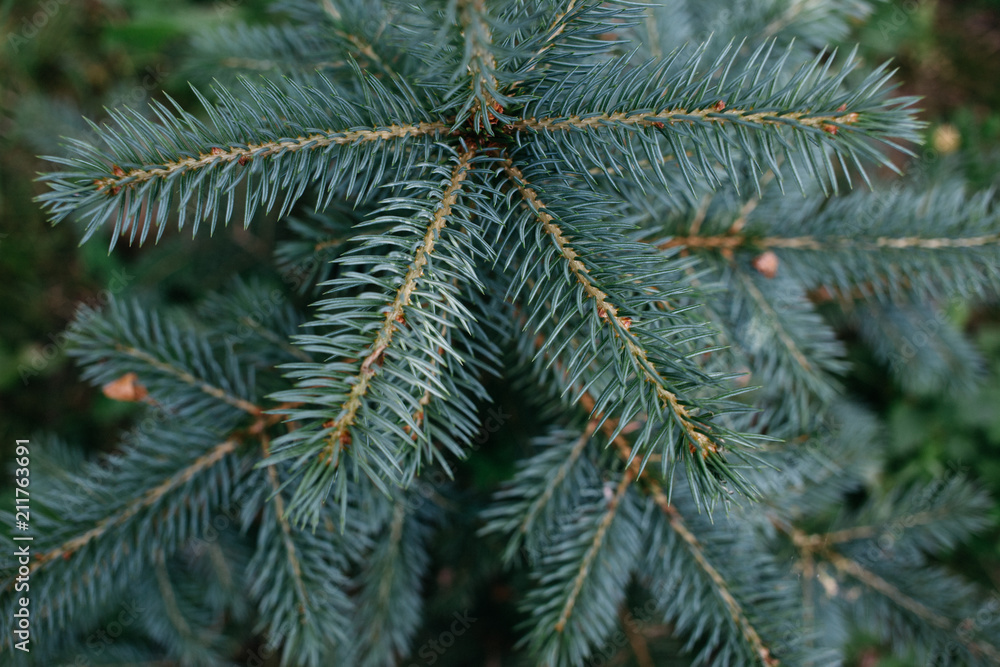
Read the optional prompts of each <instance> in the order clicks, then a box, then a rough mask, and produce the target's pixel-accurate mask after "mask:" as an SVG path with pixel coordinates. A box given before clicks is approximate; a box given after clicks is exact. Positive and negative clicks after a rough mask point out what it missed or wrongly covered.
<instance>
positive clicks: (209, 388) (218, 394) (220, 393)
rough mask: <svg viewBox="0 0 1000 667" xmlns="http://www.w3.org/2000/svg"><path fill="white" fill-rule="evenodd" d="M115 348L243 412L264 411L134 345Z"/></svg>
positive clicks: (257, 413) (252, 413)
mask: <svg viewBox="0 0 1000 667" xmlns="http://www.w3.org/2000/svg"><path fill="white" fill-rule="evenodd" d="M115 349H116V350H118V351H119V352H121V353H122V354H125V355H127V356H130V357H132V358H133V359H138V360H140V361H142V362H143V363H145V364H149V365H150V366H152V367H153V368H155V369H156V370H158V371H161V372H163V373H167V374H168V375H172V376H174V377H175V378H177V379H178V380H180V381H181V382H183V383H185V384H189V385H191V386H193V387H196V388H197V389H199V390H200V391H203V392H205V393H206V394H208V395H209V396H211V397H213V398H217V399H219V400H220V401H222V402H224V403H228V404H229V405H231V406H233V407H234V408H239V409H240V410H242V411H243V412H246V413H247V414H250V415H253V416H254V417H260V416H261V415H262V414H263V412H264V411H263V409H262V408H261V407H260V406H258V405H255V404H253V403H251V402H250V401H247V400H245V399H242V398H240V397H239V396H233V395H232V394H230V393H228V392H226V391H225V390H223V389H221V388H219V387H216V386H215V385H211V384H208V383H207V382H204V381H202V380H199V379H198V378H196V377H195V376H193V375H191V374H190V373H188V372H187V371H185V370H183V369H180V368H177V367H176V366H173V365H171V364H168V363H164V362H162V361H160V360H159V359H157V358H156V357H154V356H153V355H151V354H149V353H148V352H144V351H142V350H139V349H136V348H134V347H130V346H127V345H120V344H118V345H115Z"/></svg>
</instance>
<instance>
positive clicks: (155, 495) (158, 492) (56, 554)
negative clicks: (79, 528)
mask: <svg viewBox="0 0 1000 667" xmlns="http://www.w3.org/2000/svg"><path fill="white" fill-rule="evenodd" d="M239 444H240V443H239V441H238V440H236V439H229V440H226V441H224V442H221V443H219V444H218V445H216V446H215V447H214V448H213V449H212V450H211V451H209V452H208V453H207V454H205V455H204V456H201V457H199V458H197V459H196V460H195V461H194V462H193V463H191V465H189V466H188V467H186V468H184V469H183V470H181V471H180V472H178V473H177V474H176V475H173V476H172V477H170V478H168V479H166V480H164V481H163V482H162V483H161V484H159V485H158V486H156V487H155V488H153V489H150V490H149V491H148V492H146V494H145V495H143V496H142V497H140V498H138V499H136V500H135V501H134V502H132V503H131V504H129V505H128V506H126V507H125V509H123V510H122V511H120V512H118V513H117V514H116V515H114V516H111V517H108V518H107V519H104V520H103V521H100V522H99V523H98V524H97V525H96V526H94V527H93V528H91V529H90V530H88V531H87V532H85V533H83V534H82V535H80V536H78V537H74V538H73V539H71V540H68V541H66V542H64V543H63V544H62V545H61V546H59V547H56V548H55V549H52V550H51V551H48V552H46V553H43V554H40V555H39V556H37V558H36V560H34V561H33V562H32V563H31V571H32V572H34V571H35V570H37V569H38V568H40V567H42V566H43V565H45V564H46V563H48V562H50V561H53V560H55V559H57V558H62V557H64V556H65V557H68V556H69V555H70V554H73V553H74V552H76V551H79V550H80V549H82V548H83V547H84V546H86V545H87V544H89V543H90V542H92V541H93V540H95V539H97V538H99V537H101V536H102V535H104V533H106V532H108V531H109V530H111V529H112V528H115V527H117V526H120V525H121V524H123V523H125V522H126V521H128V520H129V519H131V518H132V517H134V516H135V515H136V514H138V513H139V512H140V511H141V510H143V509H145V508H147V507H150V506H151V505H153V504H155V503H156V502H157V501H158V500H159V499H160V498H162V497H163V496H164V495H166V494H167V493H169V492H170V491H173V490H174V489H176V488H178V487H180V486H183V485H184V484H185V483H187V481H188V480H190V479H191V478H192V477H194V476H195V475H197V474H198V473H200V472H202V471H204V470H208V469H209V468H211V467H212V466H214V465H216V464H217V463H219V462H220V461H221V460H222V459H224V458H225V457H226V456H228V455H229V454H231V453H233V452H234V451H236V448H237V447H238V446H239Z"/></svg>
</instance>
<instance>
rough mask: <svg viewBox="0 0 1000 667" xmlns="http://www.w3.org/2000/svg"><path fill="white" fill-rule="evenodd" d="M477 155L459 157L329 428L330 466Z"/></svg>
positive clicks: (325, 452)
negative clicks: (419, 243)
mask: <svg viewBox="0 0 1000 667" xmlns="http://www.w3.org/2000/svg"><path fill="white" fill-rule="evenodd" d="M474 155H475V153H474V152H473V151H466V152H465V153H463V154H462V155H461V156H459V159H458V163H457V164H456V165H455V168H454V169H453V170H452V175H451V181H450V182H449V183H448V186H447V187H446V188H445V190H444V196H443V197H442V199H441V201H440V202H439V203H438V204H437V206H436V208H435V210H434V216H433V217H432V218H431V222H430V224H429V225H428V226H427V231H426V233H425V234H424V240H423V244H421V245H420V246H418V247H417V250H416V252H415V253H414V255H413V260H412V261H411V262H410V266H409V270H408V271H407V273H406V275H405V276H404V277H403V282H402V284H401V285H400V286H399V288H398V289H397V290H396V295H395V297H394V298H393V301H392V304H391V306H390V307H389V310H388V312H386V314H385V319H384V321H383V323H382V326H381V328H380V329H379V330H378V333H377V334H376V335H375V340H374V341H373V342H372V344H371V347H370V348H369V350H370V351H369V352H368V355H367V356H366V357H365V358H364V360H363V361H362V362H361V367H360V369H359V370H358V373H357V374H356V375H355V377H354V380H353V382H352V387H351V391H350V393H349V394H348V398H347V401H346V402H345V403H344V404H343V406H341V414H340V416H338V417H337V419H335V420H334V421H333V423H332V424H331V425H330V432H329V435H328V436H327V438H326V440H327V442H326V445H325V446H324V447H323V449H322V450H321V452H320V456H319V458H320V460H321V461H325V462H326V464H327V465H330V464H331V463H333V462H334V460H335V458H336V456H337V454H338V452H339V451H340V449H341V448H342V447H343V446H344V445H345V444H346V443H347V442H349V438H350V428H351V426H352V425H353V424H354V420H355V418H356V417H357V414H358V410H359V409H360V408H361V406H362V404H363V402H364V400H363V399H364V397H365V394H366V393H367V392H368V388H369V384H370V382H371V380H372V378H374V377H375V375H376V373H377V368H378V367H377V365H376V362H377V361H378V360H379V358H380V357H381V356H382V355H383V354H384V353H385V351H386V349H387V348H388V347H389V345H390V344H391V343H392V337H393V334H394V333H395V331H396V330H397V329H398V328H399V327H400V326H401V322H402V321H404V318H403V308H404V307H405V306H407V305H409V303H410V298H411V296H412V294H413V292H414V290H415V289H416V287H417V282H418V280H419V279H420V277H421V275H423V271H424V266H425V265H426V264H427V261H428V257H429V256H430V255H431V253H433V252H434V244H435V242H436V241H437V238H438V236H439V235H440V234H441V230H442V229H444V227H445V226H446V225H447V224H448V221H449V218H450V217H451V208H452V206H454V205H455V202H456V201H457V200H458V194H459V191H460V190H461V188H462V183H463V182H464V181H465V179H466V177H467V176H468V172H469V162H470V161H471V160H472V158H473V156H474Z"/></svg>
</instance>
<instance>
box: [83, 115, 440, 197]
mask: <svg viewBox="0 0 1000 667" xmlns="http://www.w3.org/2000/svg"><path fill="white" fill-rule="evenodd" d="M447 131H448V126H447V125H445V124H444V123H440V122H437V123H417V124H415V125H389V126H387V127H383V128H380V129H374V130H343V131H335V130H330V131H326V132H319V133H316V134H311V135H309V136H307V137H297V138H295V139H285V140H282V141H272V142H265V143H260V144H249V145H247V146H246V147H245V148H244V147H240V146H230V147H229V148H226V149H223V148H213V149H212V150H211V151H210V152H209V153H207V154H199V155H198V156H197V157H190V158H184V159H183V160H177V161H172V162H165V163H163V164H161V165H153V166H146V167H139V168H136V169H130V170H127V171H126V170H124V169H122V168H121V167H118V166H115V167H114V170H115V175H114V176H113V177H108V178H101V179H97V180H95V181H94V185H95V186H97V189H98V190H99V191H107V192H111V193H113V194H114V193H117V192H118V190H117V188H121V187H126V186H131V185H135V184H138V183H143V182H145V181H150V180H153V179H167V178H170V177H171V176H174V175H175V174H178V173H183V172H187V171H194V170H197V169H202V168H205V167H211V166H215V165H220V164H228V163H231V162H238V163H240V164H241V165H245V164H247V163H248V162H250V161H252V160H256V159H261V158H266V157H268V156H271V155H275V154H278V153H282V154H284V153H294V152H298V151H302V150H312V149H315V148H325V147H327V146H334V145H346V144H362V143H370V142H374V141H388V140H389V139H404V138H407V137H419V136H425V135H430V134H439V133H443V132H447Z"/></svg>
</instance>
